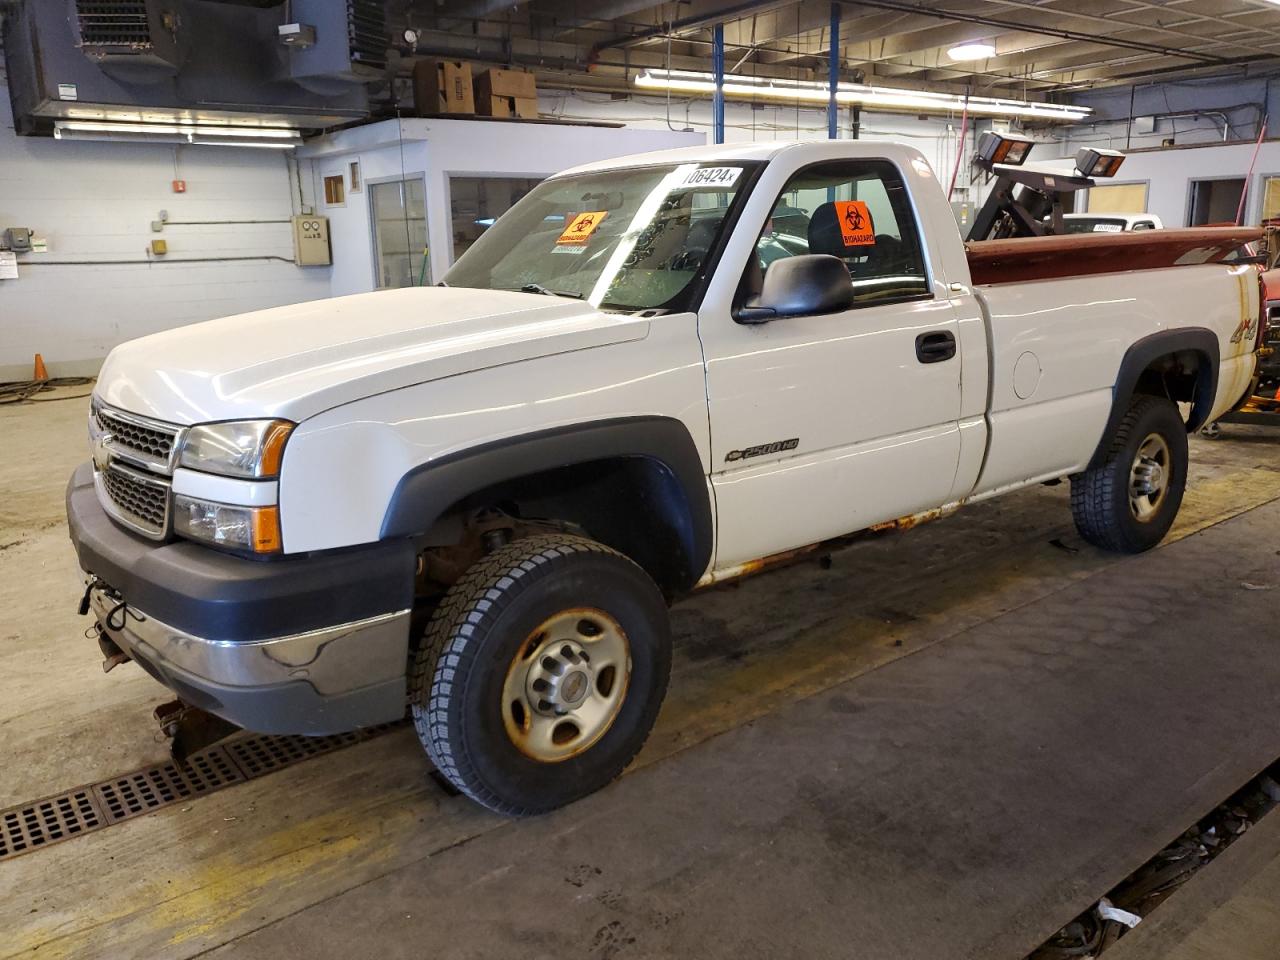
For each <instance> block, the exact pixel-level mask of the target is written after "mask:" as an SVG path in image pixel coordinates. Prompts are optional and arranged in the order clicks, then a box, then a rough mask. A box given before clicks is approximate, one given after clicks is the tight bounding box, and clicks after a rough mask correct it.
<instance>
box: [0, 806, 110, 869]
mask: <svg viewBox="0 0 1280 960" xmlns="http://www.w3.org/2000/svg"><path fill="white" fill-rule="evenodd" d="M102 825H103V821H102V817H101V815H100V814H99V813H98V808H97V806H96V804H95V802H94V797H93V794H92V793H91V792H90V791H89V790H88V789H80V790H73V791H72V792H70V793H64V794H62V795H60V796H56V797H47V798H46V799H44V800H37V801H35V802H34V803H29V804H26V805H25V806H20V807H11V808H10V809H8V810H5V811H3V812H0V860H3V859H4V858H6V857H16V856H17V855H18V854H20V853H26V852H27V851H29V850H34V849H36V848H38V847H44V846H48V845H49V844H51V843H56V842H58V841H59V840H66V839H68V838H70V837H74V836H75V835H76V834H78V833H84V832H85V831H86V830H96V829H97V828H98V827H100V826H102Z"/></svg>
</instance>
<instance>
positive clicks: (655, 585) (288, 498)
mask: <svg viewBox="0 0 1280 960" xmlns="http://www.w3.org/2000/svg"><path fill="white" fill-rule="evenodd" d="M1184 233H1187V232H1185V231H1165V232H1162V233H1160V236H1161V237H1164V238H1170V239H1167V240H1165V241H1163V242H1164V243H1165V244H1166V245H1167V246H1168V249H1167V250H1166V251H1165V253H1166V254H1167V257H1166V259H1165V260H1161V259H1160V256H1161V255H1160V251H1156V252H1155V253H1153V252H1152V250H1151V249H1150V248H1143V249H1142V250H1141V251H1138V250H1137V248H1130V247H1126V246H1124V241H1125V240H1126V239H1128V240H1134V239H1136V240H1138V241H1139V242H1142V241H1143V240H1144V236H1142V235H1127V237H1126V236H1118V237H1113V236H1096V237H1070V238H1061V237H1058V238H1053V237H1050V238H1043V239H1031V240H1025V241H1024V240H1013V241H993V242H992V243H991V246H990V247H984V246H983V245H981V244H972V245H970V248H968V249H967V248H966V245H965V244H964V243H963V242H962V241H961V239H960V236H959V233H958V232H957V229H956V224H955V220H954V218H953V216H952V212H951V208H950V206H949V205H948V203H947V199H946V196H945V194H944V191H943V190H942V189H941V187H940V186H939V184H938V180H937V178H936V176H935V173H934V171H933V170H932V169H930V167H929V164H928V163H927V162H926V161H925V159H924V158H923V157H922V156H921V155H920V154H919V153H918V152H917V151H915V150H912V149H910V148H907V147H904V146H896V145H891V144H885V143H869V142H850V141H835V142H809V143H796V144H783V143H761V144H752V145H745V146H717V147H705V148H698V149H691V150H681V151H674V152H667V153H659V154H651V155H644V156H637V157H631V158H624V159H620V160H613V161H610V162H608V163H601V164H595V165H591V166H586V167H580V168H577V169H574V170H569V171H567V172H565V173H563V174H560V175H559V176H556V177H553V178H551V179H549V180H547V181H546V182H545V183H543V184H541V185H540V186H538V187H537V188H535V189H534V190H533V191H532V192H531V193H530V194H529V195H528V196H527V197H525V198H524V199H523V200H521V201H520V202H519V203H518V204H517V205H516V206H515V207H514V208H512V209H511V210H510V211H509V212H508V213H507V214H505V215H504V216H503V217H502V218H501V219H499V220H498V222H497V223H496V224H495V225H494V226H493V227H492V228H491V229H490V230H489V231H488V232H487V233H486V234H485V235H484V237H483V238H482V239H481V240H480V241H479V242H478V243H477V244H476V245H475V246H474V247H472V248H471V249H470V250H469V251H468V252H467V253H466V254H465V255H464V256H463V257H462V258H461V259H460V260H459V261H458V263H457V265H456V266H454V267H453V269H452V270H450V271H449V273H448V275H447V276H446V277H445V280H444V282H443V283H442V284H440V285H439V286H437V287H433V288H415V289H403V290H391V291H385V292H379V293H373V294H366V295H359V296H351V297H343V298H340V299H333V300H325V301H318V302H314V303H306V304H300V305H297V306H290V307H282V308H278V309H272V310H265V311H262V312H259V313H253V314H248V315H245V316H239V317H231V318H227V319H223V320H217V321H212V322H209V323H203V324H198V325H195V326H189V327H184V328H181V329H176V330H172V331H169V332H167V333H161V334H157V335H154V336H149V337H146V338H143V339H141V340H136V341H134V342H131V343H127V344H124V345H123V346H120V347H118V348H116V349H115V350H114V351H112V353H111V355H110V357H109V358H108V359H107V361H106V364H105V366H104V367H103V369H102V373H101V377H100V379H99V381H98V384H97V387H96V389H95V391H94V396H93V403H92V413H91V417H90V423H89V433H90V441H91V443H90V446H91V449H92V462H91V463H86V464H85V465H84V466H82V467H81V468H80V469H79V470H78V471H77V472H76V473H75V475H74V477H73V478H72V480H71V483H70V486H69V489H68V492H67V509H68V516H69V521H70V530H71V536H72V539H73V541H74V543H75V547H76V549H77V551H78V556H79V561H80V565H81V566H82V567H83V569H84V570H85V572H86V573H87V574H88V577H89V584H88V588H87V591H86V600H85V603H84V607H85V608H86V609H91V610H92V612H93V614H94V616H95V618H96V620H97V623H98V625H99V632H100V643H101V644H102V646H103V648H104V651H105V652H106V654H107V655H108V657H109V658H113V660H114V662H123V660H124V659H126V658H131V659H133V660H134V661H136V662H137V663H138V664H139V665H140V666H142V667H143V669H145V670H146V671H147V672H148V673H150V674H151V675H152V676H153V677H155V678H156V679H157V680H159V681H160V682H161V683H163V684H164V685H165V686H167V687H169V688H170V689H172V690H173V691H176V692H177V694H178V695H179V696H180V697H181V698H182V699H183V700H185V701H186V702H188V703H190V704H193V705H195V706H197V707H199V708H201V709H204V710H206V711H210V712H212V713H214V714H217V715H219V716H221V717H223V718H225V719H227V720H230V721H232V722H234V723H236V724H238V725H240V726H243V727H246V728H249V729H252V730H257V731H262V732H271V733H306V734H327V733H334V732H338V731H344V730H349V729H353V728H357V727H361V726H366V725H373V724H378V723H382V722H385V721H390V720H396V719H398V718H400V717H402V716H403V715H404V713H405V710H406V700H407V702H408V705H409V707H410V708H411V711H412V715H413V718H414V721H415V724H416V727H417V731H418V734H419V736H420V737H421V740H422V743H423V746H424V747H425V748H426V751H427V753H428V755H429V756H430V758H431V760H432V761H433V762H434V763H435V765H436V767H437V768H438V769H439V771H440V772H441V773H442V774H443V775H444V776H445V777H447V778H448V779H449V780H450V781H452V783H453V784H455V785H456V786H457V787H458V789H459V790H461V791H463V792H464V793H465V794H467V795H468V796H470V797H472V798H473V799H475V800H476V801H478V802H480V803H482V804H484V805H485V806H487V807H490V808H492V809H494V810H498V811H502V812H505V813H509V814H527V813H535V812H539V811H545V810H549V809H551V808H554V807H557V806H559V805H561V804H564V803H566V802H569V801H571V800H573V799H575V798H578V797H581V796H583V795H585V794H587V793H589V792H591V791H594V790H596V789H598V788H600V787H601V786H603V785H604V784H606V783H608V782H609V781H610V780H611V779H612V778H613V777H615V776H617V775H618V773H619V772H620V771H621V770H622V769H623V768H624V767H625V766H626V764H627V763H628V762H629V761H630V760H631V759H632V758H633V757H634V756H635V754H636V753H637V751H639V749H640V747H641V745H642V744H643V743H644V741H645V738H646V736H647V735H648V733H649V730H650V728H651V726H652V724H653V722H654V719H655V717H656V716H657V713H658V710H659V706H660V704H661V702H662V699H663V695H664V693H665V690H666V687H667V681H668V674H669V667H670V660H671V651H670V644H671V641H670V636H669V630H668V622H667V607H668V604H669V603H670V602H671V601H672V600H674V599H675V598H678V597H680V596H682V595H684V594H687V593H689V592H690V591H693V590H695V589H697V588H699V587H702V586H706V585H709V584H712V583H716V582H718V581H723V580H725V579H728V578H732V577H734V576H740V575H742V574H745V573H749V572H752V571H754V570H756V569H759V568H760V567H761V566H762V565H763V562H765V561H767V560H768V559H769V558H771V557H777V556H778V555H782V554H789V553H791V552H793V551H796V550H797V549H798V548H803V547H805V546H807V545H814V544H818V543H820V542H822V541H825V540H828V539H831V538H835V537H838V536H841V535H845V534H848V533H850V532H854V531H859V530H862V529H866V528H869V527H872V526H875V525H879V524H883V523H886V522H891V521H894V520H895V519H898V518H903V517H911V516H916V515H922V514H923V515H935V516H936V515H938V514H940V513H945V512H949V511H951V510H953V509H955V508H957V507H959V506H961V505H963V504H965V503H971V502H974V501H978V500H983V499H986V498H988V497H992V496H995V495H997V494H1000V493H1005V492H1007V491H1010V490H1016V489H1018V488H1020V487H1025V486H1027V485H1029V484H1036V483H1041V482H1045V481H1053V480H1057V479H1058V478H1062V477H1070V478H1071V485H1072V494H1071V505H1072V510H1073V513H1074V516H1075V522H1076V525H1077V527H1078V528H1079V530H1080V533H1081V535H1082V536H1083V537H1084V538H1085V539H1086V540H1088V541H1089V542H1090V543H1093V544H1096V545H1098V546H1100V547H1104V548H1107V549H1111V550H1119V551H1126V552H1136V551H1141V550H1145V549H1147V548H1149V547H1151V546H1153V545H1154V544H1155V543H1157V542H1158V541H1159V540H1160V539H1161V537H1162V536H1163V535H1164V534H1165V532H1166V531H1167V530H1168V529H1169V526H1170V524H1171V523H1172V521H1173V519H1174V515H1175V514H1176V512H1177V510H1178V507H1179V503H1180V501H1181V499H1182V493H1183V486H1184V483H1185V481H1186V477H1187V434H1188V432H1189V431H1191V430H1194V429H1196V428H1198V427H1199V426H1200V425H1201V424H1203V423H1206V422H1210V421H1212V420H1213V419H1216V417H1217V416H1218V415H1220V414H1221V413H1223V412H1224V411H1226V410H1227V409H1228V408H1230V407H1231V406H1232V405H1233V404H1234V402H1235V401H1237V400H1238V399H1240V398H1242V397H1243V396H1245V395H1246V394H1247V392H1248V387H1249V383H1250V378H1251V376H1252V375H1253V372H1254V356H1255V353H1254V351H1255V346H1256V340H1257V337H1258V329H1259V291H1258V282H1257V271H1256V269H1255V268H1254V267H1253V266H1251V265H1248V264H1236V265H1228V264H1224V263H1219V262H1215V261H1216V260H1218V259H1220V258H1222V257H1223V256H1225V254H1226V253H1227V252H1228V251H1229V250H1230V249H1232V248H1233V247H1235V246H1238V245H1239V243H1242V242H1244V241H1245V240H1250V239H1255V238H1256V237H1257V236H1258V231H1252V232H1250V231H1239V230H1233V229H1230V228H1223V229H1219V230H1216V231H1215V230H1200V231H1194V232H1192V233H1188V234H1187V235H1186V236H1182V234H1184ZM1145 236H1146V237H1152V236H1153V234H1147V235H1145ZM1180 237H1181V239H1179V238H1180ZM1149 242H1150V241H1148V243H1149ZM1055 244H1056V245H1057V246H1055ZM1063 244H1068V246H1066V247H1063V246H1062V245H1063ZM1105 244H1115V245H1117V246H1115V247H1102V246H1100V245H1105ZM1020 245H1021V246H1020ZM1100 251H1102V254H1103V255H1100ZM1131 252H1132V253H1133V254H1134V257H1135V258H1136V259H1137V260H1141V262H1142V263H1145V264H1147V265H1148V266H1147V268H1146V269H1142V270H1132V269H1129V270H1127V271H1126V266H1127V265H1131V264H1130V253H1131ZM1139 252H1140V253H1141V257H1139V256H1138V253H1139ZM1175 263H1177V264H1179V265H1177V266H1174V265H1173V264H1175ZM1180 404H1181V406H1180Z"/></svg>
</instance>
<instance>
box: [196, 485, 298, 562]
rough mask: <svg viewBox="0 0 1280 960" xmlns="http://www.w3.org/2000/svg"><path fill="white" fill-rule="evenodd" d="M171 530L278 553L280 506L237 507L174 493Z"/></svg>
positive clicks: (235, 546) (222, 544)
mask: <svg viewBox="0 0 1280 960" xmlns="http://www.w3.org/2000/svg"><path fill="white" fill-rule="evenodd" d="M173 529H174V532H176V533H180V534H182V535H183V536H184V537H190V538H191V539H193V540H203V541H205V542H206V543H212V544H214V545H216V546H220V547H231V548H232V549H235V550H251V551H253V552H254V553H279V552H280V509H279V508H278V507H274V506H273V507H241V506H234V505H232V504H229V503H214V502H213V501H212V500H198V499H196V498H195V497H188V496H184V495H183V494H181V493H180V494H178V495H177V496H175V497H174V498H173Z"/></svg>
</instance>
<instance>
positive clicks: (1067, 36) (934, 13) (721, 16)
mask: <svg viewBox="0 0 1280 960" xmlns="http://www.w3.org/2000/svg"><path fill="white" fill-rule="evenodd" d="M776 3H777V0H749V2H745V3H739V4H735V5H734V6H731V7H725V8H723V9H721V10H718V11H716V12H715V13H714V14H703V15H701V16H692V17H685V18H684V19H682V20H675V21H672V22H671V23H670V24H667V25H664V26H657V27H651V28H650V29H648V30H642V31H640V32H638V33H633V34H631V35H630V36H626V37H615V38H613V39H612V40H602V41H600V42H599V43H596V44H595V45H594V46H592V48H591V54H590V55H591V56H594V55H596V54H598V53H599V52H600V51H601V50H606V49H609V48H611V47H627V46H631V45H633V44H636V43H643V42H644V41H646V40H653V39H656V38H658V37H662V36H664V35H666V34H667V33H675V32H677V31H680V30H691V29H695V28H699V27H706V26H708V25H710V24H712V23H713V22H716V21H724V20H728V19H732V18H733V17H735V16H737V15H739V14H745V13H751V12H752V11H754V10H757V9H758V8H760V7H764V6H773V5H776ZM858 6H860V7H873V8H876V9H880V10H893V11H897V12H899V13H917V14H921V15H923V16H928V17H934V18H936V19H938V20H943V21H949V22H952V23H973V24H978V25H980V26H988V27H997V28H1000V29H1004V30H1022V31H1025V32H1027V33H1035V34H1038V35H1040V36H1045V37H1056V38H1058V39H1061V40H1077V41H1080V42H1084V43H1102V44H1106V45H1107V46H1110V47H1117V48H1120V49H1125V50H1141V51H1143V52H1144V53H1156V54H1160V55H1162V56H1166V57H1181V58H1183V59H1187V60H1196V61H1199V62H1201V63H1208V64H1223V65H1226V64H1229V63H1231V62H1232V60H1233V59H1234V58H1232V59H1226V58H1223V57H1218V56H1214V55H1213V54H1207V53H1196V52H1194V51H1188V50H1179V49H1176V48H1173V47H1165V46H1161V45H1160V44H1154V43H1143V42H1141V41H1139V40H1124V39H1122V38H1120V37H1107V36H1101V35H1098V34H1089V33H1080V32H1079V31H1076V30H1063V29H1060V28H1057V27H1043V26H1036V25H1035V24H1029V23H1022V22H1019V21H1014V20H1005V19H1003V18H1000V17H985V16H981V15H979V14H973V13H961V12H958V11H951V10H937V9H934V8H932V7H928V6H925V5H923V4H918V3H911V2H907V0H858ZM1254 59H1258V58H1254Z"/></svg>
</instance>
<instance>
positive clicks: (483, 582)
mask: <svg viewBox="0 0 1280 960" xmlns="http://www.w3.org/2000/svg"><path fill="white" fill-rule="evenodd" d="M552 666H558V667H559V668H560V672H559V673H557V672H556V671H555V670H554V669H551V667H552ZM610 669H612V671H613V672H612V674H611V675H610V673H609V671H610ZM670 675H671V634H670V627H669V624H668V620H667V607H666V603H665V601H664V600H663V597H662V593H661V592H660V591H659V589H658V587H657V585H656V584H655V583H654V582H653V581H652V580H651V579H650V578H649V576H648V575H647V574H646V573H645V572H644V571H643V570H642V569H640V567H638V566H637V565H636V564H635V563H633V562H632V561H631V560H629V559H627V558H626V557H624V556H623V555H622V554H620V553H618V552H617V551H615V550H612V549H610V548H609V547H606V546H604V545H603V544H600V543H596V542H595V541H592V540H588V539H585V538H583V537H576V536H571V535H568V534H552V535H539V536H534V537H528V538H526V539H523V540H517V541H514V542H512V543H509V544H507V545H506V546H504V547H502V548H500V549H498V550H496V551H494V552H493V553H492V554H490V555H489V556H487V557H485V558H484V559H483V560H481V561H480V562H479V563H477V564H476V565H475V566H474V567H472V568H471V569H470V570H468V571H467V572H466V573H465V574H464V575H463V576H462V578H461V579H460V580H458V582H457V583H455V584H454V585H453V586H452V587H451V588H450V589H449V591H448V592H447V593H446V594H445V596H444V599H443V600H442V602H441V604H440V606H439V607H438V608H437V610H436V611H435V613H434V615H433V616H432V618H431V621H430V622H429V623H428V625H427V628H426V630H425V633H424V635H423V638H422V642H421V643H420V644H419V646H418V649H417V652H416V653H415V654H414V656H413V660H412V663H411V665H410V671H409V700H410V705H411V707H412V712H413V722H414V727H415V728H416V730H417V732H418V739H419V740H420V741H421V742H422V745H423V747H424V748H425V749H426V751H427V755H428V756H429V757H430V758H431V761H432V763H434V764H435V766H436V769H437V770H439V772H440V773H441V774H442V775H443V776H444V777H445V778H446V779H447V780H449V782H450V783H452V784H453V785H454V786H455V787H457V788H458V790H460V791H461V792H462V793H464V794H466V795H467V796H468V797H470V798H471V799H472V800H474V801H476V802H477V803H479V804H481V805H483V806H485V807H488V808H489V809H490V810H493V811H496V812H497V813H501V814H506V815H509V816H528V815H532V814H538V813H545V812H546V811H549V810H553V809H555V808H557V807H560V806H563V805H565V804H567V803H570V802H572V801H574V800H577V799H579V798H581V797H584V796H586V795H587V794H590V793H594V792H595V791H596V790H599V789H600V788H601V787H603V786H605V785H606V784H608V783H609V782H610V781H611V780H613V779H614V778H615V777H617V776H618V775H619V774H620V773H622V771H623V769H624V768H625V767H626V766H627V764H628V763H630V762H631V760H632V759H633V758H634V757H635V755H636V754H637V753H639V752H640V748H641V747H642V746H643V745H644V742H645V740H646V739H647V738H648V736H649V732H650V730H651V729H652V728H653V723H654V720H655V719H656V718H657V715H658V709H659V708H660V707H661V705H662V700H663V697H664V696H665V695H666V690H667V682H668V679H669V678H670ZM606 682H607V686H606ZM539 683H541V686H538V684H539ZM544 698H549V699H544ZM575 698H576V700H575ZM561 711H565V712H563V713H562V712H561ZM566 731H568V732H567V733H566Z"/></svg>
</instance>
